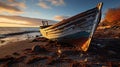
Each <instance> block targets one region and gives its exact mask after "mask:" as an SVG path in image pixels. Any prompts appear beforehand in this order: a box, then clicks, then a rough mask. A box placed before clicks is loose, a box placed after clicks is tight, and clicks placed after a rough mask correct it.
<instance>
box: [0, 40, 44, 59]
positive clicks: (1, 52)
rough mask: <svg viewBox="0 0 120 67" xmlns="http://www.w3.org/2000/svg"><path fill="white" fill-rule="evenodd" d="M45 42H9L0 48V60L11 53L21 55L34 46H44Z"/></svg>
mask: <svg viewBox="0 0 120 67" xmlns="http://www.w3.org/2000/svg"><path fill="white" fill-rule="evenodd" d="M45 44H46V42H32V40H24V41H18V42H10V43H8V44H7V45H3V46H1V47H0V58H2V57H4V56H6V55H12V53H14V52H17V53H21V52H22V51H23V50H24V49H28V48H32V46H34V45H45Z"/></svg>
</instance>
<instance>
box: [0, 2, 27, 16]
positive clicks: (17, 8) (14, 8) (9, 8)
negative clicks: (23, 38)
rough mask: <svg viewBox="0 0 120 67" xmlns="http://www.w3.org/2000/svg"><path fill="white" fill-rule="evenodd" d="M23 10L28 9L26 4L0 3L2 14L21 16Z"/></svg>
mask: <svg viewBox="0 0 120 67" xmlns="http://www.w3.org/2000/svg"><path fill="white" fill-rule="evenodd" d="M22 8H26V5H25V3H24V2H17V1H15V0H3V1H0V14H2V13H8V14H21V13H23V11H22Z"/></svg>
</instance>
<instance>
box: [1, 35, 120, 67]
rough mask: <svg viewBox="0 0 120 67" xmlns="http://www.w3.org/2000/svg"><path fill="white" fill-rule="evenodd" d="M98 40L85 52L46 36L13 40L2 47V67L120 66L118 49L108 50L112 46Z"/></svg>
mask: <svg viewBox="0 0 120 67" xmlns="http://www.w3.org/2000/svg"><path fill="white" fill-rule="evenodd" d="M95 40H96V39H95ZM99 41H102V40H97V41H93V42H94V43H95V42H96V43H99ZM103 41H105V40H103ZM94 43H92V44H93V45H92V46H90V48H89V50H88V51H87V52H85V53H84V52H81V51H77V50H76V49H75V48H74V47H72V46H69V45H66V46H65V45H60V44H59V43H56V42H53V41H50V40H48V39H45V38H43V37H39V38H37V39H36V38H35V39H30V40H23V41H17V42H11V43H8V44H6V45H3V46H1V47H0V51H1V52H0V65H1V67H2V66H3V67H5V66H8V67H89V66H92V67H93V66H96V67H98V66H100V67H102V66H106V67H110V66H112V67H114V66H120V57H119V53H116V52H117V51H114V50H108V49H109V48H111V46H110V47H107V48H106V47H103V46H95V45H94ZM104 43H105V42H104ZM36 46H37V49H36V48H35V47H36ZM38 46H39V47H38ZM105 48H106V49H105ZM104 49H105V50H104ZM117 50H118V49H117ZM116 55H118V56H116Z"/></svg>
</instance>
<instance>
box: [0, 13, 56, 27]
mask: <svg viewBox="0 0 120 67" xmlns="http://www.w3.org/2000/svg"><path fill="white" fill-rule="evenodd" d="M0 20H1V21H0V27H18V26H19V27H23V26H24V27H25V26H26V27H38V26H41V25H42V24H41V21H42V19H36V18H29V17H22V16H5V15H0ZM48 21H49V24H53V23H54V21H51V20H48Z"/></svg>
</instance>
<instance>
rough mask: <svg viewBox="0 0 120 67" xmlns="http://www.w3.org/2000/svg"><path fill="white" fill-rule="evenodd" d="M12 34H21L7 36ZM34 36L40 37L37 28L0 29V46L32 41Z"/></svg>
mask: <svg viewBox="0 0 120 67" xmlns="http://www.w3.org/2000/svg"><path fill="white" fill-rule="evenodd" d="M33 31H34V32H33ZM21 32H22V33H21ZM25 32H30V33H25ZM12 33H21V34H19V35H17V34H14V35H9V34H12ZM4 35H9V36H4ZM36 35H41V34H40V32H39V27H0V46H2V45H5V44H7V43H9V42H16V41H21V40H26V39H34V38H35V37H36Z"/></svg>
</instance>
